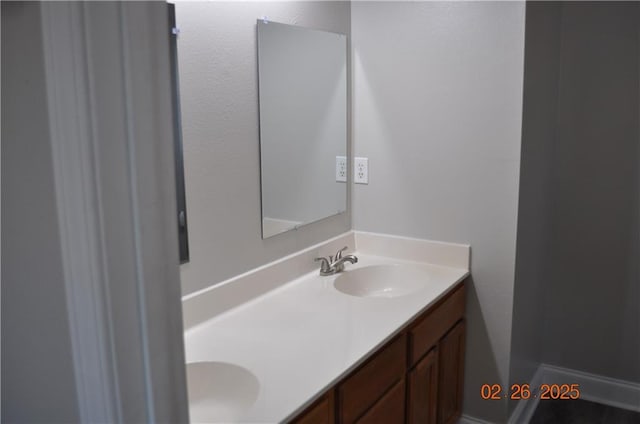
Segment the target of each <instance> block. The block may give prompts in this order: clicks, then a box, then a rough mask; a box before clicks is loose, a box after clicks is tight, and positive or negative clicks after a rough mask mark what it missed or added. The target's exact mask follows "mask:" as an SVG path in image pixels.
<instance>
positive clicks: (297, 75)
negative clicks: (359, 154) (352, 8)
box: [257, 20, 347, 238]
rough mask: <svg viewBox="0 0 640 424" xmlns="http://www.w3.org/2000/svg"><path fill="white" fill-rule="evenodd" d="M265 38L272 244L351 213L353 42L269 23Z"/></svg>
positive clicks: (261, 57)
mask: <svg viewBox="0 0 640 424" xmlns="http://www.w3.org/2000/svg"><path fill="white" fill-rule="evenodd" d="M257 32H258V90H259V109H260V164H261V165H260V167H261V169H260V172H261V189H262V190H261V191H262V238H267V237H271V236H274V235H276V234H279V233H282V232H285V231H289V230H292V229H296V228H298V227H299V226H301V225H304V224H308V223H311V222H314V221H318V220H320V219H323V218H326V217H329V216H332V215H336V214H339V213H342V212H344V211H345V210H346V208H347V184H346V165H345V166H344V168H341V165H340V163H341V161H343V160H344V157H346V154H347V39H346V36H345V35H342V34H336V33H331V32H325V31H318V30H312V29H308V28H303V27H298V26H294V25H286V24H281V23H276V22H270V21H266V20H258V21H257ZM345 163H346V161H345ZM341 169H344V171H341Z"/></svg>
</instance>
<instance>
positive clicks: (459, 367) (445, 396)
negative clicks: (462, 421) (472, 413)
mask: <svg viewBox="0 0 640 424" xmlns="http://www.w3.org/2000/svg"><path fill="white" fill-rule="evenodd" d="M463 384H464V321H460V322H459V323H457V324H456V325H455V326H454V327H453V328H452V329H451V331H449V332H448V333H447V334H446V335H445V336H444V337H443V338H442V340H440V344H439V345H438V424H452V423H455V422H456V420H457V419H458V418H459V417H460V415H461V413H462V386H463Z"/></svg>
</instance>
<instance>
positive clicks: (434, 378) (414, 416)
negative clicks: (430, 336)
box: [407, 348, 438, 424]
mask: <svg viewBox="0 0 640 424" xmlns="http://www.w3.org/2000/svg"><path fill="white" fill-rule="evenodd" d="M437 402H438V349H437V348H433V349H431V351H430V352H429V353H428V354H427V355H426V356H425V357H424V358H422V359H421V360H420V362H418V364H417V365H416V367H415V368H414V369H413V370H411V371H410V372H409V395H408V403H407V407H408V410H407V422H408V423H409V424H436V418H437V416H436V412H437Z"/></svg>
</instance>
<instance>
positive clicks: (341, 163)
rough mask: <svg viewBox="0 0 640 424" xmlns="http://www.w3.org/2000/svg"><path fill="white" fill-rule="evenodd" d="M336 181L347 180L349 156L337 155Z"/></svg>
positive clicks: (343, 181)
mask: <svg viewBox="0 0 640 424" xmlns="http://www.w3.org/2000/svg"><path fill="white" fill-rule="evenodd" d="M336 182H339V183H346V182H347V157H346V156H336Z"/></svg>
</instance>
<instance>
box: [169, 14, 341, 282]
mask: <svg viewBox="0 0 640 424" xmlns="http://www.w3.org/2000/svg"><path fill="white" fill-rule="evenodd" d="M262 16H268V18H269V19H270V20H272V21H275V22H282V23H288V24H294V25H301V26H306V27H310V28H316V29H323V30H328V31H333V32H339V33H342V34H347V35H349V34H350V6H349V3H347V2H282V3H279V2H255V3H254V2H250V3H245V2H242V3H234V2H201V3H189V2H178V3H176V17H177V21H178V25H179V26H180V27H181V33H180V36H179V37H178V57H179V59H178V61H179V72H180V95H181V107H182V127H183V142H184V161H185V185H186V195H187V213H188V219H189V242H190V253H191V262H190V263H188V264H185V265H183V266H182V267H181V273H182V275H181V277H182V285H183V294H187V293H191V292H194V291H196V290H198V289H201V288H204V287H207V286H210V285H211V284H215V283H217V282H220V281H222V280H225V279H227V278H229V277H232V276H234V275H237V274H240V273H242V272H245V271H247V270H249V269H252V268H254V267H257V266H260V265H262V264H265V263H267V262H269V261H272V260H275V259H277V258H280V257H282V256H284V255H287V254H290V253H292V252H294V251H296V250H299V249H303V248H305V247H308V246H310V245H312V244H315V243H317V242H320V241H321V240H326V239H327V238H329V237H332V236H334V235H337V234H340V233H342V232H344V231H348V230H349V228H350V226H351V216H350V209H349V200H348V201H347V212H346V213H343V214H340V215H338V216H334V217H331V218H328V219H325V220H322V221H320V222H317V223H314V224H310V225H308V226H305V227H303V228H301V229H299V230H296V231H293V232H288V233H285V234H282V235H278V236H275V237H272V238H269V239H266V240H262V238H261V215H260V162H259V148H258V97H257V96H258V94H257V93H258V91H257V81H258V78H257V60H256V58H257V53H256V51H257V50H256V19H257V18H259V17H262Z"/></svg>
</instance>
